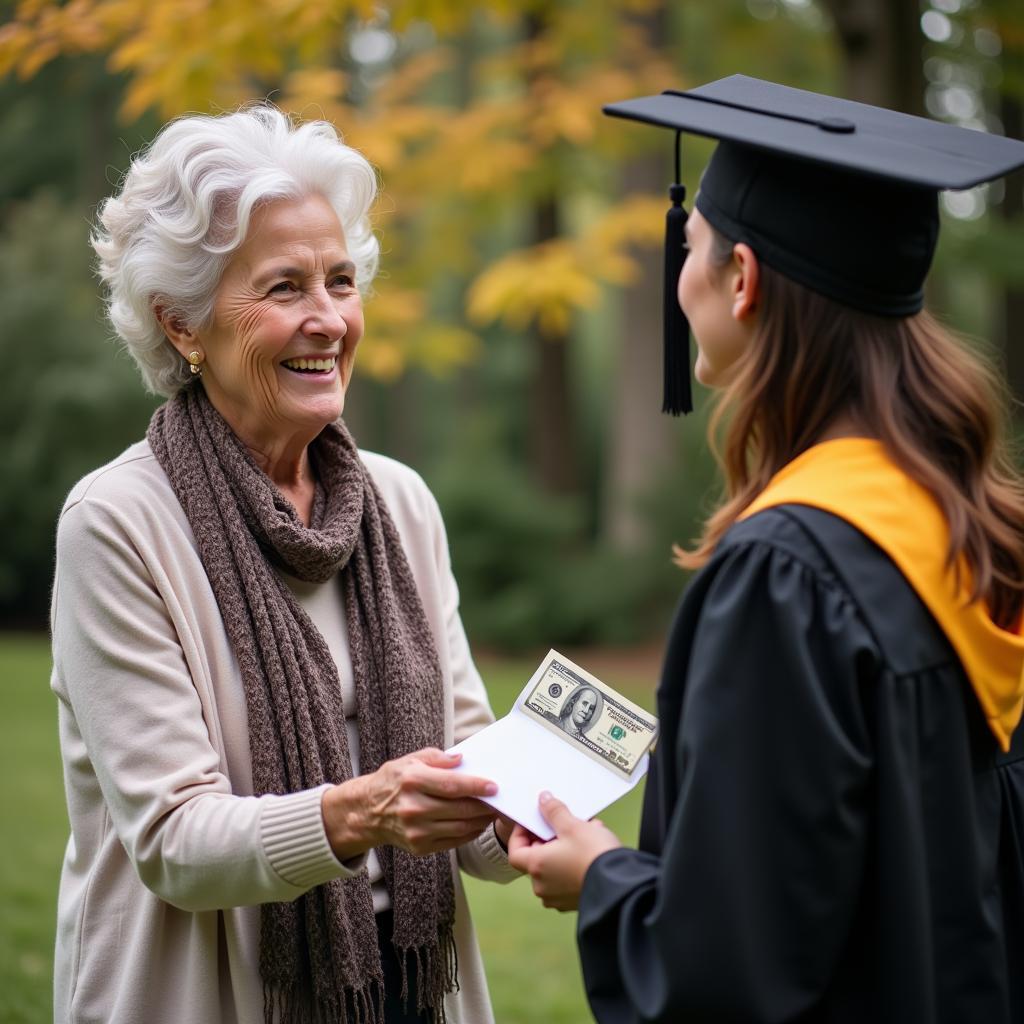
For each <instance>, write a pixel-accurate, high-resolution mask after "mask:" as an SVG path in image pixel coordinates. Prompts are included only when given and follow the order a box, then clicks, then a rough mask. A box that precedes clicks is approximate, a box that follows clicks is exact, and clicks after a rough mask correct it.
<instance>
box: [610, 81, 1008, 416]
mask: <svg viewBox="0 0 1024 1024" xmlns="http://www.w3.org/2000/svg"><path fill="white" fill-rule="evenodd" d="M604 112H605V113H606V114H610V115H611V116H613V117H623V118H626V119H628V120H632V121H642V122H645V123H647V124H653V125H659V126H662V127H666V128H673V129H675V131H676V184H674V185H672V186H671V188H670V189H669V195H670V198H671V200H672V208H671V209H670V210H669V214H668V220H667V230H666V243H665V246H666V247H665V402H664V406H663V411H665V412H670V413H673V414H674V415H678V413H680V412H689V411H690V409H691V408H692V407H693V406H692V399H691V395H690V367H689V339H688V334H689V328H688V326H687V323H686V320H685V318H684V316H683V313H682V311H681V310H680V309H679V303H678V302H677V301H676V282H677V281H678V278H679V273H680V271H681V270H682V264H683V259H684V257H685V250H684V248H683V228H684V225H685V223H686V213H685V211H684V209H683V207H682V202H683V200H684V198H685V195H686V190H685V189H684V187H683V186H682V185H681V184H679V178H680V167H679V141H680V136H681V134H682V133H683V132H690V133H692V134H694V135H703V136H706V137H708V138H713V139H718V140H719V145H718V147H717V148H716V150H715V152H714V155H713V156H712V158H711V162H710V163H709V164H708V167H707V170H706V171H705V172H704V176H703V178H702V179H701V186H700V192H699V194H698V196H697V199H696V204H695V205H696V206H697V209H699V210H700V212H701V213H702V214H703V215H704V217H705V218H706V219H707V220H708V221H709V222H710V223H711V224H712V226H714V227H715V228H717V229H718V230H719V231H720V232H721V233H722V234H723V235H725V236H726V237H727V238H729V239H730V240H732V241H733V242H746V243H747V244H748V245H750V247H751V248H752V249H753V250H754V251H755V252H756V253H757V255H758V258H759V259H761V260H763V261H764V262H765V263H766V264H768V265H769V266H771V267H773V268H774V269H776V270H778V271H779V272H780V273H782V274H785V275H786V276H787V277H790V278H792V279H793V280H795V281H798V282H800V283H801V284H804V285H806V286H807V287H808V288H811V289H813V290H814V291H817V292H820V293H821V294H823V295H827V296H828V297H829V298H832V299H835V300H837V301H838V302H841V303H844V304H845V305H848V306H852V307H854V308H855V309H861V310H864V311H866V312H869V313H874V314H877V315H880V316H909V315H911V314H913V313H916V312H918V311H919V310H920V309H921V306H922V303H923V299H924V279H925V276H926V275H927V273H928V268H929V267H930V265H931V260H932V255H933V254H934V252H935V243H936V240H937V238H938V230H939V216H938V193H939V190H941V189H963V188H970V187H972V186H974V185H978V184H980V183H981V182H984V181H990V180H991V179H993V178H999V177H1002V176H1003V175H1004V174H1007V173H1008V172H1010V171H1012V170H1014V169H1015V168H1017V167H1021V166H1024V143H1022V142H1018V141H1016V140H1013V139H1008V138H1005V137H1003V136H999V135H990V134H987V133H985V132H979V131H972V130H970V129H967V128H959V127H956V126H953V125H948V124H942V123H940V122H937V121H930V120H928V119H927V118H923V117H912V116H911V115H909V114H900V113H897V112H895V111H892V110H885V109H883V108H881V107H873V106H870V105H868V104H865V103H855V102H853V101H852V100H843V99H836V98H835V97H832V96H822V95H820V94H818V93H813V92H807V91H805V90H803V89H792V88H789V87H788V86H784V85H777V84H775V83H774V82H765V81H761V80H760V79H757V78H749V77H747V76H746V75H732V76H731V77H729V78H723V79H721V80H720V81H717V82H711V83H710V84H708V85H703V86H700V87H699V88H697V89H691V90H689V91H686V92H677V91H675V90H671V89H669V90H666V91H665V92H663V93H661V94H660V95H658V96H643V97H640V98H639V99H633V100H626V101H624V102H622V103H611V104H609V105H608V106H606V107H605V108H604Z"/></svg>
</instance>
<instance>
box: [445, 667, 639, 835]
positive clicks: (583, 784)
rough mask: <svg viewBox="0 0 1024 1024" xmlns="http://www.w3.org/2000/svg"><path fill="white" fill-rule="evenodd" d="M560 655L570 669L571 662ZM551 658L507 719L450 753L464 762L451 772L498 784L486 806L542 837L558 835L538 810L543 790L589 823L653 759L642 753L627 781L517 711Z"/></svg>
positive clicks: (629, 786)
mask: <svg viewBox="0 0 1024 1024" xmlns="http://www.w3.org/2000/svg"><path fill="white" fill-rule="evenodd" d="M552 653H553V654H554V653H556V652H552ZM550 657H551V656H550V655H549V658H550ZM558 657H559V658H560V659H561V660H562V661H563V662H564V663H566V664H568V665H572V662H569V661H568V659H565V658H563V657H562V656H561V655H558ZM549 658H548V659H545V661H544V662H543V663H542V664H541V666H540V668H538V669H537V671H536V672H535V673H534V675H533V676H532V677H531V678H530V681H529V682H528V683H527V684H526V686H525V687H524V689H523V691H522V693H520V694H519V696H518V697H517V698H516V701H515V704H513V706H512V710H511V711H510V712H509V713H508V714H507V715H506V716H505V717H504V718H501V719H499V720H498V721H497V722H495V723H494V724H493V725H490V726H488V727H487V728H486V729H481V730H480V732H478V733H475V734H474V735H472V736H470V737H469V739H466V740H463V741H462V742H461V743H458V744H456V745H455V746H454V747H452V748H451V751H450V752H451V753H459V754H462V762H461V763H460V764H459V766H458V767H457V768H454V769H452V770H453V771H461V772H468V773H469V774H470V775H478V776H480V777H481V778H485V779H490V780H492V781H493V782H495V783H497V785H498V792H497V794H496V795H495V796H492V797H483V798H482V799H483V800H484V802H485V803H488V804H490V805H491V806H492V807H494V808H495V809H496V810H498V811H500V812H501V813H502V814H504V815H507V816H508V817H509V818H512V820H513V821H517V822H519V824H520V825H522V826H523V827H524V828H527V829H529V830H530V831H531V832H532V833H533V834H534V835H536V836H538V837H540V838H541V839H553V838H554V836H555V833H554V831H553V830H552V829H551V827H550V826H549V825H548V823H547V822H546V821H545V820H544V819H543V818H542V817H541V815H540V810H539V809H538V806H537V797H538V795H539V794H540V793H541V792H542V791H543V790H545V789H546V790H548V791H549V792H550V793H552V794H553V795H554V796H556V797H558V799H559V800H561V801H562V802H563V803H565V804H566V805H567V806H568V808H569V810H570V811H572V813H573V814H575V815H576V817H578V818H584V819H590V818H592V817H594V815H595V814H597V813H598V812H599V811H602V810H604V808H605V807H607V806H609V804H613V803H614V802H615V801H616V800H618V799H619V798H620V797H623V796H625V795H626V794H627V793H628V792H629V791H630V790H631V789H633V788H634V786H636V784H637V783H638V782H639V781H640V780H641V779H642V778H643V777H644V775H645V774H646V773H647V766H648V763H649V760H650V756H649V754H646V753H645V754H643V756H642V757H641V758H640V759H639V761H638V762H637V764H636V767H635V768H634V769H633V773H632V775H630V776H629V777H628V778H627V777H626V776H624V775H623V774H621V773H620V772H618V771H616V770H615V769H613V768H610V767H606V766H605V765H604V764H601V763H600V762H599V761H597V760H595V759H594V758H592V757H589V756H587V755H586V754H585V753H583V752H582V751H580V750H579V749H578V748H577V747H576V746H575V745H574V744H572V743H569V742H567V741H566V740H565V739H563V738H561V737H559V736H558V735H557V734H556V733H555V732H551V731H549V730H548V729H546V728H544V726H542V725H540V724H539V723H538V722H536V721H534V720H533V719H532V718H529V717H527V715H526V714H524V713H523V712H521V711H520V710H519V705H520V704H521V703H522V701H523V700H525V699H526V697H527V696H528V695H529V693H530V692H531V690H532V689H533V686H534V683H535V682H536V680H537V679H538V678H539V677H540V675H541V674H542V673H543V672H544V670H545V669H546V667H547V664H548V660H549ZM573 668H576V666H573ZM578 671H580V672H582V671H583V670H582V669H579V670H578ZM588 675H589V674H588ZM602 685H603V684H602ZM605 689H606V690H607V689H608V688H607V687H605Z"/></svg>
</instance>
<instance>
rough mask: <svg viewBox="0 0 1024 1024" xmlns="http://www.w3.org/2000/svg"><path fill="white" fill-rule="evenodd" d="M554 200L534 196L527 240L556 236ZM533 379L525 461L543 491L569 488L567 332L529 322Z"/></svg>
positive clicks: (573, 476) (572, 434)
mask: <svg viewBox="0 0 1024 1024" xmlns="http://www.w3.org/2000/svg"><path fill="white" fill-rule="evenodd" d="M559 229H560V224H559V215H558V200H557V199H555V198H554V197H551V198H547V199H540V200H537V201H536V202H535V204H534V209H533V241H534V242H546V241H548V240H549V239H551V238H557V237H558V234H559ZM530 337H531V340H532V345H533V353H534V360H533V385H532V387H531V388H530V396H531V401H530V403H529V409H530V462H531V465H532V467H533V476H534V479H535V480H536V481H537V483H538V484H539V485H540V487H541V489H542V490H543V491H544V492H545V493H547V494H575V493H577V492H578V490H579V487H580V471H579V462H578V458H577V446H576V417H575V415H574V409H573V394H572V380H571V373H570V366H569V335H568V334H566V333H562V332H559V333H552V332H551V331H545V330H543V329H542V328H541V327H540V325H535V326H534V327H533V328H532V329H531V331H530Z"/></svg>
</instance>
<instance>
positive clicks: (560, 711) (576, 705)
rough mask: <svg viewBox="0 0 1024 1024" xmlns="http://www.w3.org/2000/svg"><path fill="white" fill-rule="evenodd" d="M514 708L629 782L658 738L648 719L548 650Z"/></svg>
mask: <svg viewBox="0 0 1024 1024" xmlns="http://www.w3.org/2000/svg"><path fill="white" fill-rule="evenodd" d="M534 678H535V679H536V680H537V681H536V683H535V684H534V686H533V688H532V689H531V690H530V691H529V692H528V693H525V695H524V696H522V697H521V698H520V705H519V706H520V709H521V710H522V711H523V712H524V713H525V714H526V715H528V716H529V717H530V718H532V719H534V720H535V721H537V722H539V723H540V724H541V725H543V726H544V727H545V728H546V729H549V730H550V731H551V732H554V733H556V734H557V735H558V736H560V737H561V738H562V739H564V740H565V742H566V743H570V744H573V745H575V746H576V747H577V748H578V749H580V750H581V751H583V752H584V753H586V754H588V755H589V756H590V757H592V758H594V759H596V760H598V761H600V762H601V763H602V764H605V765H607V766H608V767H609V768H614V769H615V770H616V771H617V772H620V773H621V774H622V775H624V776H626V778H629V777H630V776H631V775H632V774H633V769H634V768H636V766H637V763H638V762H639V760H640V758H641V757H643V755H644V753H645V752H646V751H647V750H648V749H650V747H651V744H652V743H654V740H655V738H656V737H657V734H658V720H657V718H655V716H654V715H652V714H650V713H649V712H647V711H644V709H643V708H641V707H638V706H637V705H636V704H634V703H633V702H632V701H631V700H627V699H626V698H625V697H623V696H622V694H621V693H618V692H616V691H615V690H613V689H612V688H611V687H610V686H606V685H605V684H604V683H602V682H601V681H600V680H599V679H597V678H596V677H594V676H592V675H591V674H590V673H589V672H587V671H586V669H582V668H580V667H579V665H574V664H573V663H572V662H571V661H570V660H569V659H568V658H566V657H564V656H563V655H561V654H559V653H558V652H557V651H551V652H550V653H549V654H548V656H547V657H546V658H545V659H544V661H543V662H542V663H541V666H540V668H539V669H538V670H537V673H536V675H535V677H534Z"/></svg>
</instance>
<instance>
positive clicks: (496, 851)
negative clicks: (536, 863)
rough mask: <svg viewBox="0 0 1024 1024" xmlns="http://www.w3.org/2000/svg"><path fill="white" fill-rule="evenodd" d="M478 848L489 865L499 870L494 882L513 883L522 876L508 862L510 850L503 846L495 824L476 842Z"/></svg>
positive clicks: (485, 830)
mask: <svg viewBox="0 0 1024 1024" xmlns="http://www.w3.org/2000/svg"><path fill="white" fill-rule="evenodd" d="M476 848H477V849H478V850H479V851H480V853H481V854H482V856H483V858H484V860H485V861H487V863H488V864H493V865H494V866H495V867H496V868H498V874H497V877H495V878H494V881H512V879H515V878H518V877H519V876H520V873H521V872H520V871H519V870H518V869H516V868H514V867H512V865H511V864H509V862H508V850H506V849H505V847H504V846H502V845H501V840H500V839H499V838H498V833H497V832H495V830H494V823H493V822H492V823H491V827H490V828H487V829H484V831H483V832H482V833H481V834H480V836H479V837H478V838H477V840H476Z"/></svg>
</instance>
